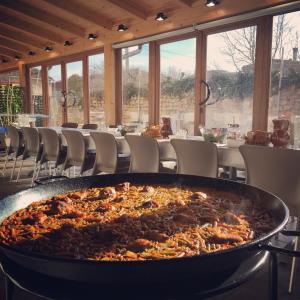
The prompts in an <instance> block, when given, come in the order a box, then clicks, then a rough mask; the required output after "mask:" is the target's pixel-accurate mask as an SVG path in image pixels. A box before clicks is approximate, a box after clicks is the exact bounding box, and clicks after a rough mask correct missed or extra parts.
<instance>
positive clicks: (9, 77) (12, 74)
mask: <svg viewBox="0 0 300 300" xmlns="http://www.w3.org/2000/svg"><path fill="white" fill-rule="evenodd" d="M19 83H20V81H19V71H18V70H13V71H8V72H3V73H0V85H2V84H19Z"/></svg>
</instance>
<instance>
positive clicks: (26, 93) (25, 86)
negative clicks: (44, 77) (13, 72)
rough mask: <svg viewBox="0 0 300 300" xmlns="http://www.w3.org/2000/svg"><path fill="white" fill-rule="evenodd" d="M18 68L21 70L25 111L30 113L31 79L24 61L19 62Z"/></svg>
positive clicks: (20, 78) (20, 76) (20, 77)
mask: <svg viewBox="0 0 300 300" xmlns="http://www.w3.org/2000/svg"><path fill="white" fill-rule="evenodd" d="M18 70H19V82H20V87H21V89H22V93H23V103H22V105H23V112H25V113H29V112H30V97H29V86H28V85H29V80H28V75H29V74H27V73H28V72H27V70H26V66H25V64H24V63H23V62H19V63H18Z"/></svg>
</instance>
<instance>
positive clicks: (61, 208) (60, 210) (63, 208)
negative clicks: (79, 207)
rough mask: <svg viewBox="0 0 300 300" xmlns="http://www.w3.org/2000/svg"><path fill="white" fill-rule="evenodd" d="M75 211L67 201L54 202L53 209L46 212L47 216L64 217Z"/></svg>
mask: <svg viewBox="0 0 300 300" xmlns="http://www.w3.org/2000/svg"><path fill="white" fill-rule="evenodd" d="M72 211H73V206H72V205H71V204H70V203H67V202H65V201H60V200H59V201H53V202H52V205H51V208H50V209H49V211H47V212H46V214H47V215H59V214H61V215H63V214H67V213H71V212H72Z"/></svg>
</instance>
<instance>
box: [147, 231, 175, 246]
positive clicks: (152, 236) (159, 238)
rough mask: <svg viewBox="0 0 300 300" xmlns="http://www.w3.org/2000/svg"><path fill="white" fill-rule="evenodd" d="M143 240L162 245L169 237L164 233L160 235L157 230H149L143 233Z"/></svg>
mask: <svg viewBox="0 0 300 300" xmlns="http://www.w3.org/2000/svg"><path fill="white" fill-rule="evenodd" d="M145 238H147V239H148V240H151V241H155V242H160V243H162V242H165V241H166V240H167V239H168V238H169V237H168V236H167V235H166V234H164V233H160V232H159V231H158V230H149V231H148V232H146V233H145Z"/></svg>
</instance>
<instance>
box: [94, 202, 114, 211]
mask: <svg viewBox="0 0 300 300" xmlns="http://www.w3.org/2000/svg"><path fill="white" fill-rule="evenodd" d="M109 210H115V207H114V206H113V205H112V204H110V203H102V204H100V205H99V206H98V208H97V209H96V211H97V212H101V213H105V212H107V211H109Z"/></svg>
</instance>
